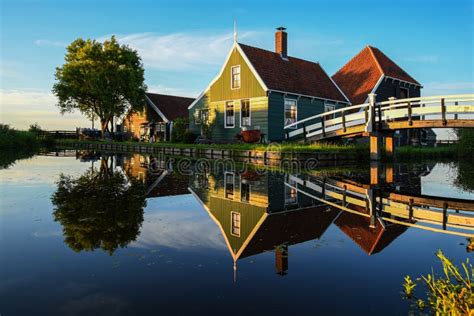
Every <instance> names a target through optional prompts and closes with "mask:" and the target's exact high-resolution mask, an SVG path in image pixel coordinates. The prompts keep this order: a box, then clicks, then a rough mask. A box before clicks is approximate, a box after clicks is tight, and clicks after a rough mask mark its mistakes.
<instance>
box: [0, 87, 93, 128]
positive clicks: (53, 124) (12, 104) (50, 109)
mask: <svg viewBox="0 0 474 316" xmlns="http://www.w3.org/2000/svg"><path fill="white" fill-rule="evenodd" d="M56 102H57V101H56V97H55V96H54V95H53V94H52V93H51V92H49V91H45V90H30V89H24V90H8V89H0V122H1V123H4V124H9V125H11V126H12V127H15V128H17V129H27V128H28V127H29V126H30V124H33V123H35V122H37V123H38V124H39V125H40V126H41V127H43V128H44V129H47V130H58V129H63V130H74V129H75V128H76V127H79V126H80V127H85V126H90V124H91V123H90V121H89V120H88V119H86V118H85V117H84V116H83V115H82V114H80V113H79V112H76V113H66V114H64V115H61V114H60V113H59V108H57V107H56Z"/></svg>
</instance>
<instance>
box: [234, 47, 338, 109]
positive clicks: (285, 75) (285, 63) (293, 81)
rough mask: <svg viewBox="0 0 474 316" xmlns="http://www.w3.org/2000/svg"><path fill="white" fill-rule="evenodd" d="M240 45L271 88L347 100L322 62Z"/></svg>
mask: <svg viewBox="0 0 474 316" xmlns="http://www.w3.org/2000/svg"><path fill="white" fill-rule="evenodd" d="M239 45H240V47H241V48H242V50H243V51H244V53H245V55H246V56H247V58H248V59H249V61H250V63H251V64H252V66H253V67H254V68H255V70H256V71H257V73H258V74H259V76H260V78H261V79H262V80H263V82H264V83H265V85H266V86H267V88H268V89H270V90H278V91H284V92H288V93H295V94H302V95H308V96H313V97H318V98H323V99H331V100H336V101H342V102H347V100H346V98H345V97H344V95H343V94H342V93H341V92H340V91H339V89H338V88H337V86H336V85H335V84H334V83H333V82H332V80H331V78H330V77H329V76H328V75H327V74H326V72H325V71H324V70H323V68H322V67H321V66H320V65H319V63H313V62H311V61H307V60H303V59H299V58H294V57H290V56H288V60H284V59H282V58H281V56H280V54H277V53H274V52H271V51H268V50H264V49H261V48H256V47H252V46H247V45H244V44H239Z"/></svg>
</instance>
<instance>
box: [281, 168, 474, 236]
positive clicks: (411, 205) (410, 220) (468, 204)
mask: <svg viewBox="0 0 474 316" xmlns="http://www.w3.org/2000/svg"><path fill="white" fill-rule="evenodd" d="M289 180H290V183H293V185H292V184H290V183H288V182H285V185H287V186H289V187H292V188H294V189H296V190H297V191H298V192H300V193H302V194H304V195H306V196H308V197H311V198H313V199H315V200H317V201H320V202H322V203H325V204H327V205H329V206H332V207H334V208H337V209H340V210H342V211H345V212H348V213H354V214H357V215H360V216H362V217H367V218H370V217H373V216H376V217H378V218H380V219H382V220H385V221H387V222H393V223H396V224H401V225H406V226H412V227H417V228H421V229H428V230H432V231H437V232H443V233H447V234H454V235H459V236H468V237H472V236H474V214H472V212H474V202H473V201H469V200H463V199H446V198H438V197H433V196H412V195H404V194H400V193H397V192H390V193H387V194H385V195H384V196H372V198H370V196H371V194H370V191H371V190H372V191H373V189H368V188H363V187H358V186H357V185H353V184H351V183H346V182H341V181H334V180H332V179H328V178H325V179H323V180H322V179H318V178H312V177H310V178H304V179H303V178H300V177H296V176H289ZM373 211H375V212H376V213H373ZM396 218H398V219H396ZM433 226H441V228H435V227H433Z"/></svg>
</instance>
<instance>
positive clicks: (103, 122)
mask: <svg viewBox="0 0 474 316" xmlns="http://www.w3.org/2000/svg"><path fill="white" fill-rule="evenodd" d="M107 125H108V122H107V121H106V120H104V119H101V120H100V131H101V135H102V139H104V136H105V135H104V134H105V131H106V129H107Z"/></svg>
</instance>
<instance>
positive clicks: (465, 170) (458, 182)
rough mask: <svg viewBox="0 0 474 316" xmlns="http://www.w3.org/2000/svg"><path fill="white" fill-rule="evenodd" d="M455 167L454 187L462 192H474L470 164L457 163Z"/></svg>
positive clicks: (473, 180) (472, 171)
mask: <svg viewBox="0 0 474 316" xmlns="http://www.w3.org/2000/svg"><path fill="white" fill-rule="evenodd" d="M456 166H457V171H456V177H455V178H454V185H455V186H457V187H458V188H460V189H462V190H464V191H468V192H474V169H473V168H472V162H470V161H459V162H458V163H456Z"/></svg>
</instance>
